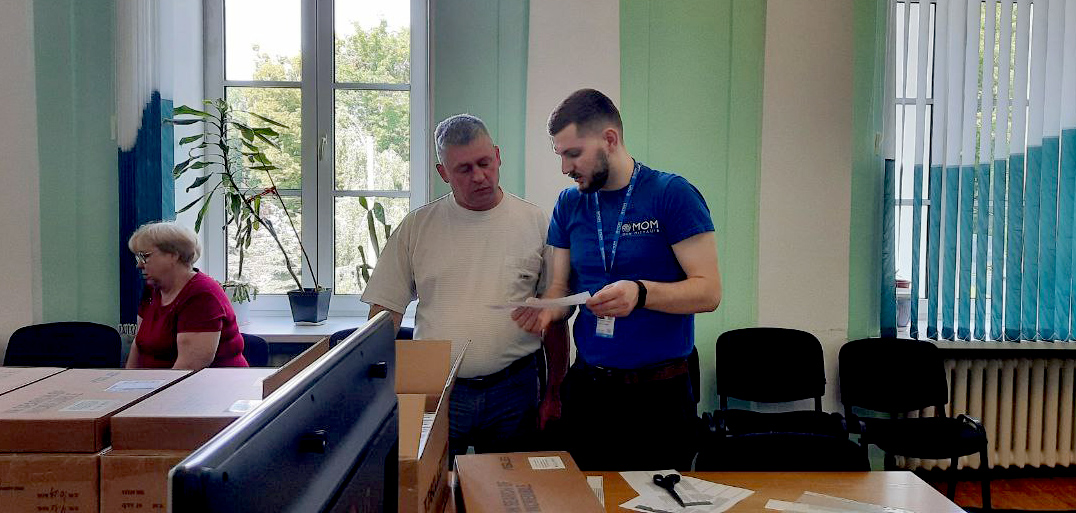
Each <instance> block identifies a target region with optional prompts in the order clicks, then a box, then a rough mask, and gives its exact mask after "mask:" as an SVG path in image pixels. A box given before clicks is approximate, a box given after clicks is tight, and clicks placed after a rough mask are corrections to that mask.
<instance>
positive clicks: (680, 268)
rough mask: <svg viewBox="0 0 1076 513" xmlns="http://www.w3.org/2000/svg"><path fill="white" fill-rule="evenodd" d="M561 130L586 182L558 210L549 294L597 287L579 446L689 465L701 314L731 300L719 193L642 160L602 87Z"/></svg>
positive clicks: (557, 132) (592, 461)
mask: <svg viewBox="0 0 1076 513" xmlns="http://www.w3.org/2000/svg"><path fill="white" fill-rule="evenodd" d="M549 135H550V136H551V137H552V142H553V151H554V152H556V154H557V155H560V157H561V173H563V174H566V175H568V176H570V177H571V178H572V179H574V180H575V182H576V184H577V187H575V188H569V189H566V190H564V191H563V192H562V193H561V194H560V198H559V199H558V200H557V204H556V207H555V208H554V210H553V218H552V220H551V222H550V225H549V234H548V236H547V243H548V244H550V245H551V246H553V269H552V279H551V283H550V285H549V288H547V289H546V293H545V294H544V297H546V298H553V297H563V296H567V295H568V294H569V293H580V292H589V293H590V294H591V297H590V299H588V300H587V301H586V305H585V306H584V307H583V308H581V309H580V312H579V316H578V317H577V318H576V320H575V324H574V327H573V333H574V335H575V343H576V347H577V349H578V353H577V358H576V361H575V364H573V365H572V367H571V369H570V370H569V372H568V376H567V379H566V380H565V383H564V385H563V387H561V388H562V390H561V393H562V397H563V420H564V423H565V424H566V426H565V427H566V430H565V432H566V433H567V435H568V436H569V438H568V439H567V440H566V444H567V445H568V447H569V449H570V451H571V453H572V456H573V457H574V458H575V459H576V461H577V463H578V464H579V466H580V467H581V468H583V469H585V470H594V469H603V470H660V469H667V468H678V469H685V470H686V469H687V468H688V467H689V466H690V464H691V458H692V456H693V448H694V426H695V419H696V411H695V401H694V399H693V394H692V389H691V381H690V377H689V375H688V364H687V357H688V356H689V355H690V354H691V350H692V348H693V347H694V345H695V342H694V314H695V313H699V312H709V311H713V310H714V309H716V308H717V305H718V304H719V303H720V302H721V276H720V273H719V271H718V264H717V243H716V240H715V236H714V225H713V222H712V221H711V220H710V211H709V209H708V208H707V206H706V201H705V200H704V199H703V198H702V195H701V194H700V193H699V191H698V190H697V189H696V188H695V187H693V186H692V185H691V184H690V183H688V182H687V180H684V179H683V178H682V177H680V176H677V175H674V174H670V173H664V172H661V171H657V170H654V169H651V168H649V167H647V166H645V165H643V164H641V163H639V162H637V161H636V160H635V159H633V158H632V156H631V155H630V154H629V153H628V151H627V149H626V148H625V146H624V129H623V123H622V122H621V119H620V112H619V111H618V110H617V108H616V106H615V105H613V102H612V100H610V99H609V98H608V97H607V96H605V95H604V94H602V93H601V92H599V91H596V90H593V89H582V90H579V91H576V92H575V93H572V95H571V96H569V97H568V98H567V99H565V100H564V101H563V102H561V104H560V105H559V106H557V108H556V109H554V111H553V113H552V114H551V115H550V118H549ZM567 313H568V312H567V309H537V308H520V309H517V310H515V311H513V313H512V316H513V318H514V319H515V320H516V322H517V323H518V324H519V325H520V327H522V328H523V329H526V330H528V331H532V332H535V333H540V332H541V331H542V330H544V329H545V328H546V327H547V326H549V325H550V323H552V322H554V321H556V320H559V319H561V318H563V317H564V316H566V315H567Z"/></svg>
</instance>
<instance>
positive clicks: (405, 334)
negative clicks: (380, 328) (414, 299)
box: [329, 326, 415, 347]
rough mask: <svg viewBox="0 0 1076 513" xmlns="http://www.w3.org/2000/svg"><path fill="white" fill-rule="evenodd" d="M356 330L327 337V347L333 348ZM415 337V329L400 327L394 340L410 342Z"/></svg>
mask: <svg viewBox="0 0 1076 513" xmlns="http://www.w3.org/2000/svg"><path fill="white" fill-rule="evenodd" d="M357 329H358V328H345V329H342V330H340V331H337V332H336V333H333V334H332V335H329V347H334V346H336V344H337V343H338V342H340V341H341V340H344V339H345V338H347V336H348V335H350V334H352V333H354V332H355V330H357ZM414 336H415V329H414V328H411V327H408V326H400V331H397V332H396V340H411V339H412V338H414Z"/></svg>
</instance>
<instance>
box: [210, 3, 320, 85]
mask: <svg viewBox="0 0 1076 513" xmlns="http://www.w3.org/2000/svg"><path fill="white" fill-rule="evenodd" d="M301 17H302V10H301V9H300V2H299V0H226V1H225V2H224V55H225V58H224V65H225V66H224V68H225V71H224V75H225V77H224V78H225V79H226V80H295V81H298V80H299V77H300V71H301V70H302V65H301V62H302V60H301V58H300V53H301V49H302V44H301V39H300V37H299V31H300V21H301Z"/></svg>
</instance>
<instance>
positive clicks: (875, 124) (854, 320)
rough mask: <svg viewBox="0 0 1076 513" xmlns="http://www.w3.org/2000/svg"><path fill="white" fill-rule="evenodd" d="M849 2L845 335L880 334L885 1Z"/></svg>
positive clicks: (864, 335) (857, 336) (853, 336)
mask: <svg viewBox="0 0 1076 513" xmlns="http://www.w3.org/2000/svg"><path fill="white" fill-rule="evenodd" d="M852 5H853V13H852V15H853V20H852V23H853V25H854V27H853V40H852V55H853V59H854V62H853V73H852V80H853V84H852V95H853V96H852V103H853V109H852V134H851V135H852V176H851V184H850V189H851V190H850V199H851V209H850V216H849V220H848V224H849V225H848V231H849V233H848V338H849V339H857V338H863V337H870V336H876V335H878V333H879V312H880V308H881V306H880V303H879V301H880V296H879V294H878V287H879V284H880V282H881V280H882V264H881V261H879V259H878V258H877V255H878V248H879V247H880V245H881V243H882V238H881V237H882V183H881V182H882V172H881V169H882V158H881V156H880V155H879V154H878V152H877V148H876V140H875V139H876V136H877V134H880V133H882V131H883V127H882V124H883V121H882V118H883V116H882V115H883V112H884V111H885V108H884V101H883V99H882V98H881V97H882V90H883V85H884V80H885V34H886V22H887V17H888V15H889V11H888V9H886V3H885V2H879V1H877V0H855V1H854V3H853V4H852Z"/></svg>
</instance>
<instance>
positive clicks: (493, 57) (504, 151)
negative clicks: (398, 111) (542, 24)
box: [429, 0, 530, 200]
mask: <svg viewBox="0 0 1076 513" xmlns="http://www.w3.org/2000/svg"><path fill="white" fill-rule="evenodd" d="M433 16H434V18H433V23H434V30H433V48H434V50H433V56H432V61H433V63H434V65H433V70H432V72H433V83H434V99H433V116H434V119H432V120H431V123H430V124H431V127H432V126H435V125H436V124H437V122H438V121H441V120H442V119H444V118H446V117H448V116H451V115H453V114H459V113H461V112H469V113H471V114H474V115H476V116H478V117H480V118H482V120H483V121H485V122H486V126H487V127H488V128H489V131H490V135H492V136H493V140H494V142H495V143H496V144H497V145H498V146H499V147H500V149H501V171H500V183H501V187H502V188H504V190H506V191H509V192H511V193H514V194H516V195H518V196H524V193H525V192H526V191H525V190H524V184H525V182H526V180H525V178H524V176H525V175H524V172H525V170H524V159H525V155H524V149H525V147H524V140H523V139H524V136H523V134H524V131H525V125H526V110H527V48H528V37H529V29H528V27H529V23H528V20H529V18H530V2H529V1H528V0H473V1H468V2H434V4H433ZM433 160H436V156H434V157H433ZM429 173H430V177H431V181H432V183H433V187H432V189H431V194H430V199H431V200H432V199H435V198H437V197H439V196H441V195H443V194H446V193H448V192H449V190H450V188H449V186H448V184H446V183H444V182H443V181H442V180H441V177H440V176H438V175H437V171H436V170H435V169H432V168H431V169H430V170H429Z"/></svg>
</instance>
